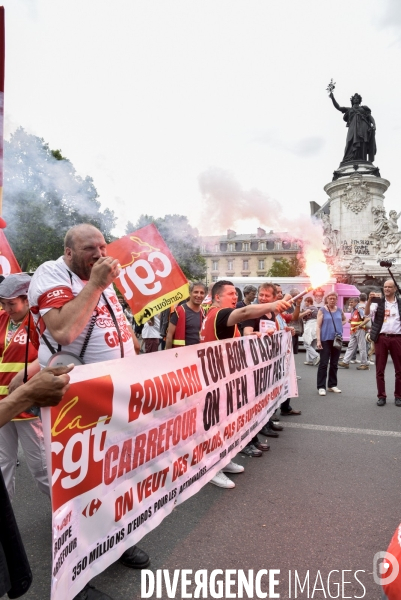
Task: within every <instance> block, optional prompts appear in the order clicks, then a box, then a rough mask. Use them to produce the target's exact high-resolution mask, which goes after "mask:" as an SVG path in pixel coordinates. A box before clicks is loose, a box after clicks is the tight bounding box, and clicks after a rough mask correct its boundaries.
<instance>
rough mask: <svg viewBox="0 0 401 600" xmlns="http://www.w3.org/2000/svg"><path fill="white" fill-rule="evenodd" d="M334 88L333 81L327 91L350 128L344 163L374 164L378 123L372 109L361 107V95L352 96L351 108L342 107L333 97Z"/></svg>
mask: <svg viewBox="0 0 401 600" xmlns="http://www.w3.org/2000/svg"><path fill="white" fill-rule="evenodd" d="M334 87H335V84H334V83H333V80H331V82H330V83H329V85H328V87H327V91H328V92H329V96H330V98H331V100H332V102H333V104H334V106H335V108H336V109H337V110H339V111H340V112H342V113H344V117H343V119H344V121H345V122H346V123H347V127H348V134H347V141H346V144H345V152H344V158H343V160H342V162H343V163H345V162H357V161H358V160H363V161H369V162H371V163H372V162H373V161H374V158H375V154H376V136H375V131H376V123H375V120H374V118H373V117H372V114H371V111H370V108H369V107H368V106H361V102H362V96H360V95H359V94H354V95H353V96H352V98H351V106H350V107H348V108H346V107H343V106H340V105H339V104H338V102H337V101H336V99H335V98H334V95H333V90H334Z"/></svg>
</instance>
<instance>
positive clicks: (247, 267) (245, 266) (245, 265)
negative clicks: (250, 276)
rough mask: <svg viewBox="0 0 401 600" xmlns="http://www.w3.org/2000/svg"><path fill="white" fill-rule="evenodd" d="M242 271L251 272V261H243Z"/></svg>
mask: <svg viewBox="0 0 401 600" xmlns="http://www.w3.org/2000/svg"><path fill="white" fill-rule="evenodd" d="M242 269H243V271H248V270H249V260H243V261H242Z"/></svg>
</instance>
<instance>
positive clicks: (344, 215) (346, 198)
mask: <svg viewBox="0 0 401 600" xmlns="http://www.w3.org/2000/svg"><path fill="white" fill-rule="evenodd" d="M389 185H390V182H389V181H387V179H383V178H382V177H380V174H379V170H378V169H377V168H375V167H374V166H373V165H371V164H370V163H366V162H360V163H358V164H349V165H343V166H340V168H339V169H338V170H337V171H335V172H334V180H333V181H332V182H330V183H328V184H327V185H326V186H325V187H324V190H325V192H326V193H327V194H328V196H329V198H330V209H329V216H328V215H327V214H323V213H321V215H320V216H321V217H322V220H323V226H324V230H325V245H326V249H327V258H328V261H329V262H331V264H332V270H333V275H335V276H337V277H342V278H344V276H352V279H353V281H354V282H356V283H358V282H359V283H361V282H363V281H364V280H366V279H367V278H369V277H380V278H381V277H383V276H386V274H387V272H386V270H385V269H383V267H380V265H379V261H380V260H384V259H392V260H393V261H394V271H395V272H399V270H400V266H401V260H400V254H401V253H400V250H401V241H400V243H399V244H398V245H399V246H400V248H398V246H397V239H398V238H397V231H395V230H398V228H397V220H396V217H395V216H394V215H392V218H387V216H386V212H385V207H384V194H385V192H386V191H387V189H388V187H389ZM325 206H327V205H325ZM323 208H324V207H323ZM325 212H326V210H325ZM398 237H399V238H400V240H401V233H400V234H399V236H398Z"/></svg>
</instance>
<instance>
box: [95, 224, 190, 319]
mask: <svg viewBox="0 0 401 600" xmlns="http://www.w3.org/2000/svg"><path fill="white" fill-rule="evenodd" d="M107 253H108V255H109V256H113V257H114V258H116V259H118V261H119V262H120V265H121V270H120V275H119V277H118V278H117V279H116V280H115V282H114V283H115V284H116V286H117V287H118V289H119V290H120V292H121V293H122V294H123V296H124V298H125V300H126V301H127V302H128V304H129V306H130V308H131V310H132V314H133V316H134V319H135V321H136V322H137V323H138V324H141V323H145V322H146V321H148V320H149V319H151V318H152V317H154V316H155V315H157V314H158V313H160V312H162V311H163V310H165V309H166V308H169V307H170V306H173V305H174V304H178V302H180V301H181V300H184V299H185V298H187V297H188V295H189V290H188V281H187V278H186V277H185V275H184V273H183V272H182V271H181V269H180V267H179V266H178V264H177V262H176V260H175V258H174V257H173V255H172V254H171V252H170V250H169V249H168V247H167V244H166V242H165V241H164V240H163V238H162V236H161V235H160V233H159V232H158V230H157V228H156V227H155V225H153V224H151V225H147V226H146V227H142V228H141V229H138V230H137V231H134V232H133V233H130V234H129V235H125V236H124V237H122V238H120V239H119V240H117V241H115V242H112V243H111V244H109V245H108V247H107Z"/></svg>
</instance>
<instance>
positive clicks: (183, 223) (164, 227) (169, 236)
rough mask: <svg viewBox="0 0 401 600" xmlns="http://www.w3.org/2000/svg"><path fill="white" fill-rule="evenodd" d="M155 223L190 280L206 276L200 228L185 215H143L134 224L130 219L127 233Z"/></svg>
mask: <svg viewBox="0 0 401 600" xmlns="http://www.w3.org/2000/svg"><path fill="white" fill-rule="evenodd" d="M150 223H154V224H155V225H156V227H157V229H158V230H159V233H160V235H161V236H162V238H163V239H164V241H165V242H166V244H167V246H168V247H169V249H170V252H171V253H172V255H173V256H174V258H175V260H176V261H177V263H178V264H179V265H180V268H181V269H182V271H183V273H184V275H185V276H186V277H187V278H188V279H189V280H192V281H194V280H199V279H203V278H204V277H205V276H206V261H205V259H204V258H203V256H201V254H200V240H199V233H198V230H197V229H195V228H194V227H191V225H190V224H189V222H188V218H187V217H185V216H184V215H166V216H165V217H162V218H158V219H155V218H154V217H152V216H150V215H141V216H140V217H139V219H138V221H137V223H136V224H135V225H134V224H133V223H131V222H130V221H129V222H128V223H127V226H126V233H132V231H135V230H137V229H140V228H141V227H145V226H146V225H149V224H150Z"/></svg>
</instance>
